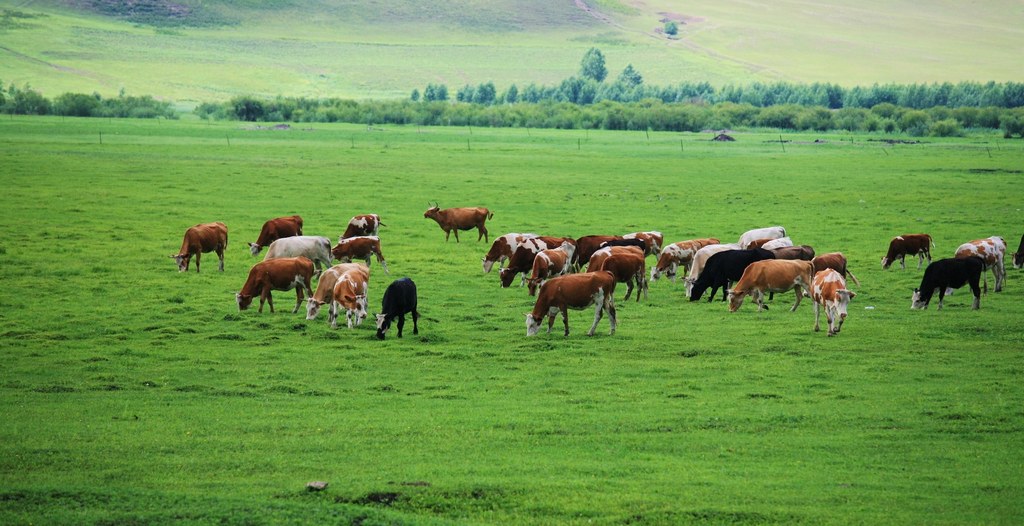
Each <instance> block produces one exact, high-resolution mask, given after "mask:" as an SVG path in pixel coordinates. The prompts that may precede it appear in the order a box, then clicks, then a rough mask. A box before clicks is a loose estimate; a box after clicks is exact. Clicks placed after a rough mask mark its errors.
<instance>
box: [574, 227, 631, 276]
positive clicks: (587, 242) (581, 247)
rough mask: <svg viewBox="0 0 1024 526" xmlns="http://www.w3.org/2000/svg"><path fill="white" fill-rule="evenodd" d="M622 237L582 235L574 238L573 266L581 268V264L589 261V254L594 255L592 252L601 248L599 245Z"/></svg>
mask: <svg viewBox="0 0 1024 526" xmlns="http://www.w3.org/2000/svg"><path fill="white" fill-rule="evenodd" d="M617 239H622V236H598V235H591V236H583V237H580V238H577V239H576V255H575V256H573V266H574V267H576V268H577V269H581V268H583V265H584V264H586V263H587V262H588V261H590V256H593V255H594V252H597V251H598V250H601V245H602V244H604V243H607V242H609V241H614V240H617Z"/></svg>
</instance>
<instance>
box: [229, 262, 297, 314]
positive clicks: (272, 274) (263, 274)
mask: <svg viewBox="0 0 1024 526" xmlns="http://www.w3.org/2000/svg"><path fill="white" fill-rule="evenodd" d="M311 279H313V262H312V261H310V260H309V258H305V257H297V258H278V259H271V260H269V261H267V260H265V261H261V262H259V263H257V264H256V265H254V266H253V267H252V268H251V269H249V277H248V278H247V279H246V280H245V284H244V285H242V290H241V291H239V292H238V293H236V294H235V301H236V302H238V310H240V311H241V310H245V309H248V308H249V305H250V304H251V303H252V299H253V298H254V297H256V296H259V297H260V309H259V312H261V313H262V312H263V304H264V303H269V304H270V312H274V298H273V297H271V295H270V291H272V290H291V289H295V308H294V309H292V313H295V312H299V305H302V289H303V288H305V289H306V292H307V293H308V294H309V296H310V297H312V296H313V290H312V289H311V288H310V280H311Z"/></svg>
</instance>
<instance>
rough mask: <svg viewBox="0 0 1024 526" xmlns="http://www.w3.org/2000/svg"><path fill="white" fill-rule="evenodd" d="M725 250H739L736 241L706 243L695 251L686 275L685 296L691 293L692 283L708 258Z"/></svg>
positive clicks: (702, 269) (698, 276) (695, 280)
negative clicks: (714, 243)
mask: <svg viewBox="0 0 1024 526" xmlns="http://www.w3.org/2000/svg"><path fill="white" fill-rule="evenodd" d="M726 250H740V246H739V245H738V244H736V243H722V244H717V245H707V246H705V247H701V249H700V250H698V251H697V252H696V253H694V254H693V261H692V262H691V263H690V272H689V274H687V275H686V279H685V280H684V281H685V282H686V297H690V296H692V295H693V284H694V283H696V282H697V279H698V278H700V275H701V273H702V272H704V265H705V264H706V263H707V262H708V258H710V257H711V256H713V255H715V254H717V253H719V252H725V251H726Z"/></svg>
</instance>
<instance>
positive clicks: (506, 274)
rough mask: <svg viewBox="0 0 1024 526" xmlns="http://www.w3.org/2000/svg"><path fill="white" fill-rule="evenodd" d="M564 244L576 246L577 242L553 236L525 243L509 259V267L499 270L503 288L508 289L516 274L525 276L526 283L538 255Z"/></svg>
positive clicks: (528, 240) (532, 239)
mask: <svg viewBox="0 0 1024 526" xmlns="http://www.w3.org/2000/svg"><path fill="white" fill-rule="evenodd" d="M564 243H569V244H570V245H573V246H575V244H576V241H575V240H573V239H572V238H568V237H551V236H539V237H535V238H531V239H527V240H526V241H523V242H522V243H521V244H520V245H519V247H518V248H516V251H515V252H514V253H513V254H512V257H511V258H509V260H508V266H507V267H505V268H502V269H499V270H498V277H499V278H500V279H501V286H502V288H508V287H509V286H510V285H511V284H512V280H514V279H515V277H516V274H520V273H522V274H523V283H525V281H526V276H525V274H526V273H527V272H530V271H531V270H532V269H533V260H534V258H536V257H537V254H540V252H541V251H542V250H547V249H550V248H557V247H560V246H562V245H563V244H564Z"/></svg>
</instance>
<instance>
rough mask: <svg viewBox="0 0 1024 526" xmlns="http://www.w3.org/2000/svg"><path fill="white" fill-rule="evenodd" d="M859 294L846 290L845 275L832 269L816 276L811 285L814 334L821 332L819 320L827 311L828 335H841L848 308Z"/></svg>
mask: <svg viewBox="0 0 1024 526" xmlns="http://www.w3.org/2000/svg"><path fill="white" fill-rule="evenodd" d="M855 296H857V293H855V292H853V291H851V290H847V289H846V280H845V279H843V275H842V274H840V273H838V272H836V271H835V270H832V269H830V268H829V269H825V270H822V271H820V272H818V273H817V274H815V275H814V282H813V283H812V284H811V299H813V300H814V332H818V331H820V330H821V325H820V324H819V320H820V319H821V309H825V319H826V320H828V335H829V336H835V335H836V334H839V329H841V328H842V327H843V322H844V321H846V308H847V305H849V304H850V300H851V299H853V298H854V297H855Z"/></svg>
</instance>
